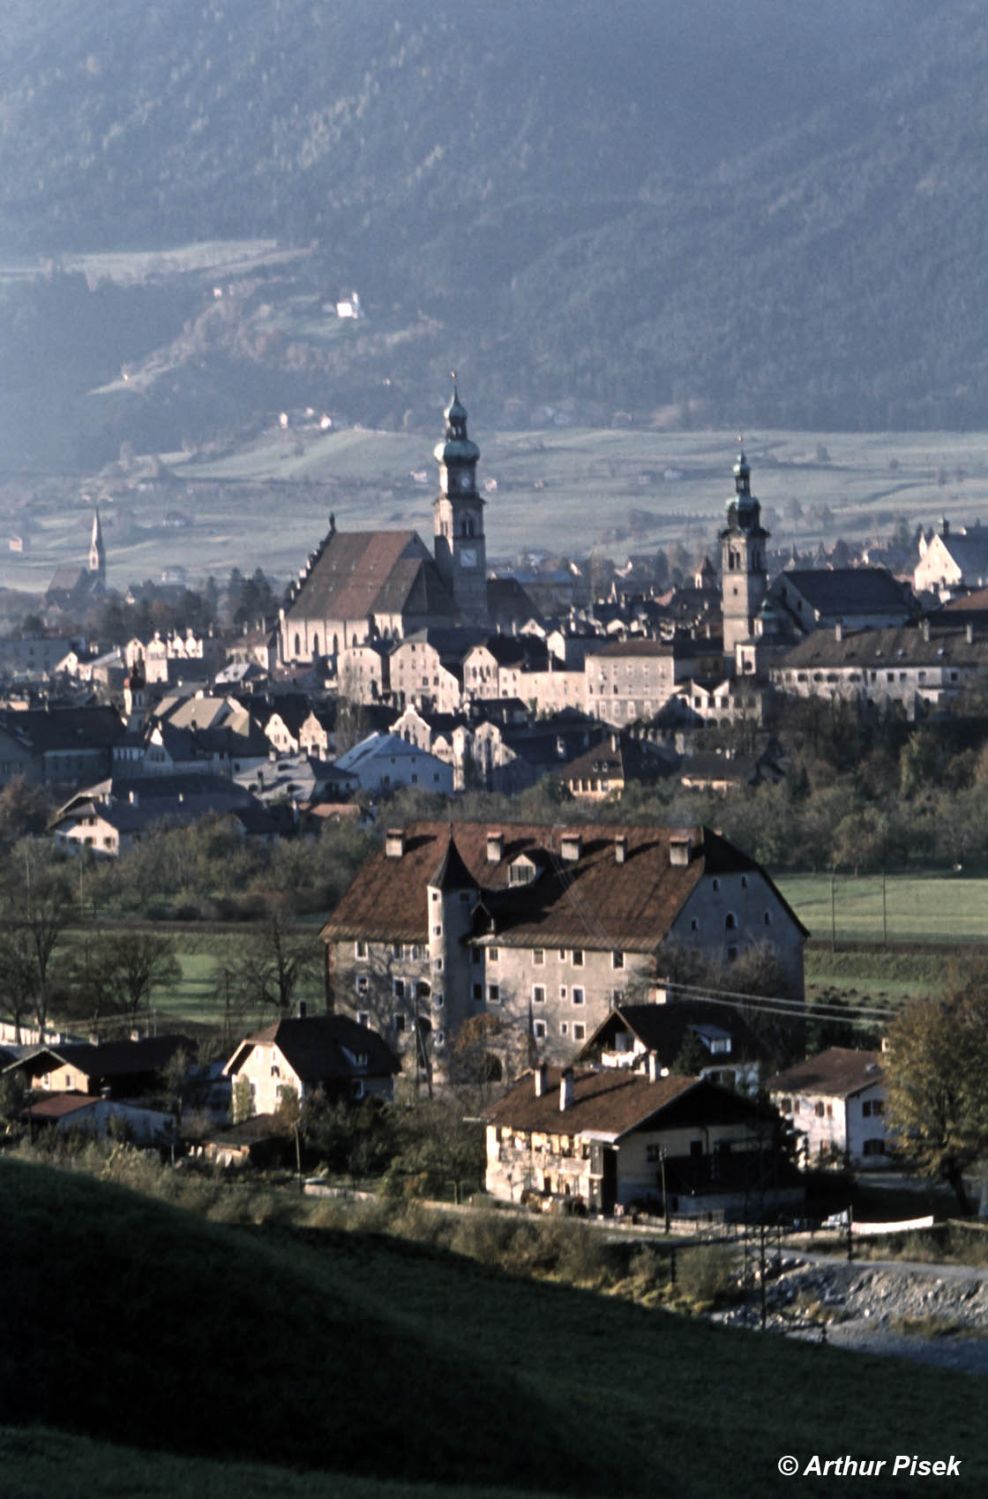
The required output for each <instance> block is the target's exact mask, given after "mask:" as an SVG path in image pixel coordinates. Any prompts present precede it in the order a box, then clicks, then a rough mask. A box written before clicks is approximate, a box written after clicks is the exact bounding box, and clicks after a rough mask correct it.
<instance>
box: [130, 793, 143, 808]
mask: <svg viewBox="0 0 988 1499" xmlns="http://www.w3.org/2000/svg"><path fill="white" fill-rule="evenodd" d="M127 800H128V801H129V802H130V805H131V806H132V807H136V806H137V804H138V802H139V801H140V797H139V796H138V794H137V792H136V791H128V793H127Z"/></svg>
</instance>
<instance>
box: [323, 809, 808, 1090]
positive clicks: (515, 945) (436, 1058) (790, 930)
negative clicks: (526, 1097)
mask: <svg viewBox="0 0 988 1499" xmlns="http://www.w3.org/2000/svg"><path fill="white" fill-rule="evenodd" d="M806 935H807V934H806V930H805V928H804V927H803V926H802V924H801V923H800V922H799V920H798V918H797V917H796V916H795V915H794V913H793V911H792V910H791V908H790V907H789V906H788V904H787V903H786V901H785V900H784V898H783V897H782V895H781V894H780V893H779V891H778V890H777V889H776V887H775V885H774V884H773V882H772V880H771V878H770V877H769V875H768V874H767V873H766V871H765V870H764V869H762V868H761V867H760V866H759V865H758V864H756V863H755V861H754V860H753V859H750V858H749V857H748V856H747V855H746V854H744V853H742V852H741V850H740V849H738V848H736V847H734V845H733V844H731V843H729V842H728V841H727V839H726V838H724V837H722V836H721V835H720V834H718V833H714V832H712V831H711V830H710V829H709V828H702V827H691V828H659V827H635V826H613V827H610V826H609V827H574V828H567V827H565V826H554V827H542V826H539V825H537V824H531V823H504V824H501V825H498V826H492V825H490V824H487V823H483V822H459V823H456V824H453V825H450V824H449V823H446V822H417V823H413V824H411V825H410V826H408V827H406V828H404V829H395V830H392V831H390V832H389V833H388V834H387V837H386V839H385V846H384V848H383V849H382V850H381V851H380V852H379V853H377V854H374V855H373V856H372V857H371V858H369V859H368V860H367V861H366V862H365V863H364V865H363V866H362V868H361V869H360V870H359V871H358V872H357V874H356V875H355V877H354V879H353V881H352V882H351V884H350V886H349V888H348V890H347V891H346V893H345V894H344V896H343V898H342V900H341V901H340V903H339V905H338V906H337V908H336V910H335V911H334V912H333V915H332V916H331V917H330V919H329V921H328V922H327V923H326V925H325V927H324V928H323V931H322V938H323V941H324V942H325V944H326V963H327V973H326V984H327V994H328V997H329V1003H330V1006H331V1007H332V1008H333V1009H334V1010H335V1011H336V1012H338V1013H343V1014H350V1015H355V1016H357V1017H358V1018H361V1019H363V1020H364V1021H365V1023H367V1024H370V1025H374V1026H375V1027H376V1028H377V1029H379V1030H380V1031H381V1033H382V1035H384V1036H385V1037H386V1038H387V1039H388V1040H389V1042H391V1043H392V1044H394V1045H395V1046H397V1047H398V1048H399V1050H402V1051H404V1052H405V1053H406V1054H409V1060H410V1063H411V1064H412V1065H415V1064H420V1063H422V1062H423V1059H424V1060H425V1062H426V1064H427V1065H428V1067H429V1068H430V1069H432V1070H433V1071H434V1072H435V1073H436V1074H437V1075H438V1076H439V1077H443V1076H448V1075H452V1074H455V1072H456V1068H457V1047H458V1044H459V1042H458V1038H460V1036H461V1035H462V1034H463V1033H464V1028H467V1031H466V1033H467V1034H470V1033H472V1032H473V1031H475V1030H476V1028H477V1026H476V1023H475V1022H476V1021H477V1017H480V1016H485V1017H487V1019H486V1021H485V1022H484V1024H485V1029H486V1032H487V1034H488V1035H489V1036H490V1037H491V1038H492V1041H491V1046H492V1051H491V1057H490V1065H489V1068H488V1071H489V1072H490V1073H491V1074H492V1075H494V1076H499V1075H507V1076H512V1075H514V1074H515V1073H516V1072H517V1070H518V1068H519V1066H521V1065H524V1064H525V1061H526V1060H527V1059H528V1057H529V1055H530V1052H531V1051H532V1050H534V1051H535V1053H536V1054H537V1055H539V1056H542V1057H545V1058H546V1059H548V1060H550V1061H553V1062H560V1063H566V1062H569V1061H571V1060H572V1058H573V1057H574V1056H575V1055H576V1054H577V1052H578V1051H580V1049H581V1048H582V1047H583V1045H584V1044H585V1043H586V1041H587V1039H588V1038H589V1037H590V1035H591V1034H592V1033H593V1032H594V1031H595V1030H596V1029H597V1027H598V1026H599V1025H600V1024H601V1023H602V1022H603V1021H604V1019H605V1018H606V1017H607V1015H608V1014H609V1013H610V1011H611V1010H612V1009H613V1008H614V1006H615V1005H619V1004H622V1003H623V1002H625V1001H628V1000H631V999H633V998H635V997H636V996H637V997H640V998H647V996H648V993H649V990H650V989H651V987H652V986H653V985H654V984H655V983H656V982H658V981H660V980H661V979H662V978H663V976H664V966H663V965H664V962H665V961H667V955H668V952H669V949H670V947H672V948H675V947H678V946H683V947H687V948H692V949H696V950H698V951H700V952H702V953H703V954H704V956H705V957H706V958H707V959H708V960H711V961H714V962H717V963H722V964H724V966H725V968H727V967H729V965H730V964H731V963H732V962H733V961H734V960H735V959H736V958H738V956H739V955H740V954H741V952H742V950H743V949H745V948H748V947H752V946H755V945H758V946H761V945H767V946H768V947H769V948H770V949H771V951H772V954H773V956H774V957H775V959H776V960H777V962H778V964H779V967H780V970H781V972H782V973H783V975H784V983H785V987H786V990H787V992H788V993H790V994H791V995H794V996H797V997H799V998H802V995H803V943H804V940H805V937H806ZM664 954H665V955H666V956H664ZM423 1037H426V1038H427V1044H426V1045H425V1047H424V1058H423V1043H422V1038H423ZM413 1042H414V1046H413V1044H412V1043H413Z"/></svg>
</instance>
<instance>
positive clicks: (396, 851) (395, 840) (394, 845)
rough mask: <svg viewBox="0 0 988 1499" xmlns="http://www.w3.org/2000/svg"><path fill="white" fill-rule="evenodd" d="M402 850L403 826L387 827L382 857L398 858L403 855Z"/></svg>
mask: <svg viewBox="0 0 988 1499" xmlns="http://www.w3.org/2000/svg"><path fill="white" fill-rule="evenodd" d="M404 852H405V830H404V828H388V830H387V832H386V833H385V835H384V857H385V858H386V859H400V858H402V857H403V855H404Z"/></svg>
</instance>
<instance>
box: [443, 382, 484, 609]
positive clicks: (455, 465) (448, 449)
mask: <svg viewBox="0 0 988 1499" xmlns="http://www.w3.org/2000/svg"><path fill="white" fill-rule="evenodd" d="M443 415H444V418H445V422H446V435H445V437H444V438H443V440H442V442H439V443H437V444H436V447H435V450H434V457H435V459H436V462H437V463H438V464H439V493H438V495H437V496H436V498H435V501H434V503H433V514H434V530H435V537H434V551H435V557H436V566H437V568H438V569H439V572H440V574H441V576H442V578H443V581H444V582H445V583H446V586H447V588H448V589H449V591H450V593H451V594H452V595H453V601H454V603H455V604H456V608H457V613H458V614H459V616H460V618H461V620H462V622H463V623H464V624H471V625H473V624H486V623H487V550H486V544H485V541H484V501H483V498H482V496H481V495H480V494H478V492H477V460H478V459H479V457H480V449H479V448H478V447H477V444H476V443H475V442H471V441H470V439H469V437H468V436H467V413H466V408H465V407H464V406H463V405H462V403H461V401H460V396H459V392H458V390H457V386H456V375H455V374H454V375H453V394H452V397H451V399H450V403H449V405H448V406H447V407H446V410H445V412H444V413H443Z"/></svg>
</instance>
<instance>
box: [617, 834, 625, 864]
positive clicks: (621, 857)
mask: <svg viewBox="0 0 988 1499" xmlns="http://www.w3.org/2000/svg"><path fill="white" fill-rule="evenodd" d="M627 857H628V840H627V838H625V836H624V834H623V833H622V834H621V835H620V836H619V837H617V838H615V840H614V862H615V864H623V863H624V861H625V859H626V858H627Z"/></svg>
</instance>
